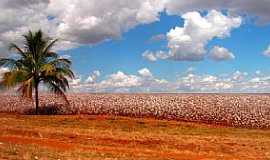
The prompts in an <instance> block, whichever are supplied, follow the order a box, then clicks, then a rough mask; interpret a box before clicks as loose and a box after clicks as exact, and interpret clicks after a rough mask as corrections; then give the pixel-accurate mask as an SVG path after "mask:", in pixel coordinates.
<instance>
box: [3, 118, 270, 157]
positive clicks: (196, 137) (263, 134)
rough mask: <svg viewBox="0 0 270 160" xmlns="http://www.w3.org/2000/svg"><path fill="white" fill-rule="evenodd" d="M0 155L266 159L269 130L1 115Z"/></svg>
mask: <svg viewBox="0 0 270 160" xmlns="http://www.w3.org/2000/svg"><path fill="white" fill-rule="evenodd" d="M0 124H1V128H0V159H20V160H21V159H43V160H46V159H56V160H57V159H82V160H83V159H93V160H103V159H107V160H110V159H111V160H113V159H120V160H133V159H134V160H135V159H136V160H146V159H150V160H164V159H165V160H166V159H168V160H169V159H228V160H231V159H266V160H267V159H270V130H259V129H256V130H254V129H240V128H229V127H221V126H216V125H206V124H198V123H188V122H177V121H166V120H154V119H145V118H144V119H142V118H124V117H112V116H87V115H80V116H79V115H74V116H61V115H58V116H31V115H10V114H0Z"/></svg>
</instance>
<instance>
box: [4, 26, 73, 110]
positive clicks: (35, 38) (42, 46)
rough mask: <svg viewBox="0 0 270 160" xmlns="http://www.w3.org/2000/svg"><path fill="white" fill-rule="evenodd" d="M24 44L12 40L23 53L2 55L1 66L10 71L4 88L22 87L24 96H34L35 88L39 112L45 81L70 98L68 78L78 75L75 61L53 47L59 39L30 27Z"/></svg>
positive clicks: (51, 88)
mask: <svg viewBox="0 0 270 160" xmlns="http://www.w3.org/2000/svg"><path fill="white" fill-rule="evenodd" d="M23 37H24V46H23V48H20V47H19V46H18V45H16V44H14V43H11V44H10V46H9V48H10V50H11V51H15V53H16V54H17V55H18V56H19V57H16V58H0V67H2V66H4V67H8V68H9V71H8V72H6V73H5V74H4V75H3V78H2V80H1V82H0V87H1V88H12V87H18V91H19V92H20V93H21V94H22V96H23V97H28V98H32V96H33V93H32V92H33V90H35V101H36V113H38V107H39V106H38V105H39V100H38V86H39V84H40V83H43V84H44V85H45V86H47V87H48V88H49V90H50V91H51V92H53V93H55V94H57V95H61V96H62V97H63V98H64V100H65V101H66V102H68V100H67V97H66V96H65V93H64V92H65V91H67V89H68V88H69V83H68V79H67V78H70V79H72V78H74V73H73V72H72V70H71V61H70V60H68V59H65V58H60V56H59V55H58V54H57V53H55V52H53V51H52V48H53V47H54V46H55V44H56V42H57V41H58V40H57V39H56V40H51V39H50V38H48V37H45V36H44V33H43V32H42V31H41V30H39V31H37V32H32V31H29V32H28V34H26V35H23Z"/></svg>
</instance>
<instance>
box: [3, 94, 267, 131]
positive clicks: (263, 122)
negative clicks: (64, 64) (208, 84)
mask: <svg viewBox="0 0 270 160" xmlns="http://www.w3.org/2000/svg"><path fill="white" fill-rule="evenodd" d="M0 98H1V101H0V112H8V113H10V112H13V113H21V114H31V113H34V108H33V106H34V104H33V102H31V101H29V100H25V99H21V98H19V97H18V96H10V95H2V96H0ZM68 99H69V102H70V104H69V105H67V104H65V103H63V102H61V98H59V97H55V96H52V95H46V94H43V95H42V96H41V100H40V101H41V106H42V107H41V112H42V114H64V115H67V114H71V115H76V114H88V115H111V116H128V117H143V118H156V119H166V120H178V121H188V122H190V121H194V122H203V123H208V124H217V125H226V126H232V127H241V128H270V95H269V94H68Z"/></svg>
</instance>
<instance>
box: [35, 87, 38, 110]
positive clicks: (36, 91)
mask: <svg viewBox="0 0 270 160" xmlns="http://www.w3.org/2000/svg"><path fill="white" fill-rule="evenodd" d="M35 100H36V115H37V114H38V103H39V102H38V83H36V84H35Z"/></svg>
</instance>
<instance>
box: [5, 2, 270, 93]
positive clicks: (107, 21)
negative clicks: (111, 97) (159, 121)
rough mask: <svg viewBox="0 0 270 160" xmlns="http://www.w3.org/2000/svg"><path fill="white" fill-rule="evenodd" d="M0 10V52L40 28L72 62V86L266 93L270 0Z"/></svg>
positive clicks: (9, 5)
mask: <svg viewBox="0 0 270 160" xmlns="http://www.w3.org/2000/svg"><path fill="white" fill-rule="evenodd" d="M0 9H1V11H2V12H1V13H0V23H1V27H0V56H2V57H5V56H8V54H9V53H8V51H7V46H8V44H9V43H10V42H15V43H18V44H19V45H22V41H21V40H22V37H21V35H22V34H24V33H25V32H27V31H28V30H37V29H42V30H43V31H44V32H45V33H46V34H47V35H48V36H50V37H53V38H59V39H60V41H59V42H58V45H57V46H56V47H55V48H54V49H55V50H56V51H57V52H59V53H60V54H61V55H62V56H66V57H69V58H70V59H71V60H72V62H73V66H72V67H73V69H74V71H75V73H76V79H75V80H70V84H71V91H83V92H270V67H268V66H269V64H270V38H269V37H270V1H268V0H261V1H254V0H235V1H227V0H219V1H212V0H205V1H201V0H190V1H186V0H134V1H129V0H119V1H113V0H101V1H99V0H91V1H88V0H76V1H72V0H54V1H44V0H37V1H34V2H31V3H22V1H20V0H13V1H9V0H3V1H1V2H0ZM5 70H6V68H3V69H0V74H1V73H2V72H3V71H5Z"/></svg>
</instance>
